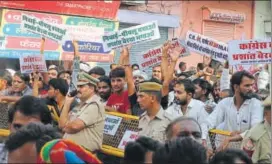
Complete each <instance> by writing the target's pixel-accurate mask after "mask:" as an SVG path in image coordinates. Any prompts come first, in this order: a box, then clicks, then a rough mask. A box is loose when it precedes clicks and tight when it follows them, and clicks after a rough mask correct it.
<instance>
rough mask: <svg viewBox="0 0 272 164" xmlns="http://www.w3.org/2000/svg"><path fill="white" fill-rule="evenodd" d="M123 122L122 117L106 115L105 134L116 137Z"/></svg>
mask: <svg viewBox="0 0 272 164" xmlns="http://www.w3.org/2000/svg"><path fill="white" fill-rule="evenodd" d="M121 121H122V118H121V117H117V116H113V115H106V119H105V126H104V134H108V135H112V136H114V135H115V133H116V131H117V129H118V127H119V125H120V123H121Z"/></svg>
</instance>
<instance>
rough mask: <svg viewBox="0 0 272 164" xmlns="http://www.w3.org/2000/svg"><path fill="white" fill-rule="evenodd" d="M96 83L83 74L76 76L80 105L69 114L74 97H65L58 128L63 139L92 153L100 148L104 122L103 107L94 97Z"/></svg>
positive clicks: (98, 98)
mask: <svg viewBox="0 0 272 164" xmlns="http://www.w3.org/2000/svg"><path fill="white" fill-rule="evenodd" d="M97 82H98V80H97V79H96V78H93V77H91V76H90V75H88V74H87V73H85V72H82V73H79V74H78V82H77V91H78V93H77V97H78V98H79V99H80V103H79V104H78V105H77V106H75V107H74V108H73V109H72V110H71V111H70V112H69V108H70V106H71V104H72V102H73V100H74V97H69V96H67V97H66V99H65V104H64V107H63V109H62V112H61V115H60V121H59V127H60V128H61V129H62V131H63V132H64V133H65V134H64V137H63V138H65V139H70V140H72V141H74V142H75V143H77V144H79V145H81V146H83V147H85V148H86V149H88V150H90V151H91V152H93V153H95V152H96V151H97V150H99V149H101V147H102V141H103V130H104V120H105V109H104V106H103V105H102V104H101V100H100V97H99V96H98V95H96V87H97Z"/></svg>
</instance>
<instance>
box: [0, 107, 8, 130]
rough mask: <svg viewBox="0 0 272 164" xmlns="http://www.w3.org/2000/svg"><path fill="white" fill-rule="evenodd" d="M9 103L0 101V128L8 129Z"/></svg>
mask: <svg viewBox="0 0 272 164" xmlns="http://www.w3.org/2000/svg"><path fill="white" fill-rule="evenodd" d="M9 106H10V105H9V104H8V103H0V129H8V110H9Z"/></svg>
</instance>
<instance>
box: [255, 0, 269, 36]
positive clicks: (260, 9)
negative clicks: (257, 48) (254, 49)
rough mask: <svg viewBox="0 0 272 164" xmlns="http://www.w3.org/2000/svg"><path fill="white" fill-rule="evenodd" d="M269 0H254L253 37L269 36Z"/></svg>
mask: <svg viewBox="0 0 272 164" xmlns="http://www.w3.org/2000/svg"><path fill="white" fill-rule="evenodd" d="M271 19H272V11H271V1H255V22H254V38H259V39H263V38H271Z"/></svg>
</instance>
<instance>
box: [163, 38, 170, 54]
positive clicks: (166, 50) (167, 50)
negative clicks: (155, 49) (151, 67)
mask: <svg viewBox="0 0 272 164" xmlns="http://www.w3.org/2000/svg"><path fill="white" fill-rule="evenodd" d="M170 48H171V44H170V41H167V42H166V43H164V44H163V46H162V56H163V57H168V52H169V50H170Z"/></svg>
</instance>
